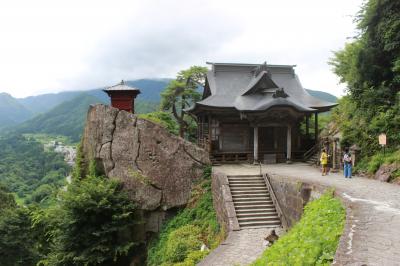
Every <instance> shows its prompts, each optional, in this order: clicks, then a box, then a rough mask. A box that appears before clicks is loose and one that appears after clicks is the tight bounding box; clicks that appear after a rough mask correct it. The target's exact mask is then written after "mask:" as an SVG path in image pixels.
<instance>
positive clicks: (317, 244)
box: [251, 192, 346, 266]
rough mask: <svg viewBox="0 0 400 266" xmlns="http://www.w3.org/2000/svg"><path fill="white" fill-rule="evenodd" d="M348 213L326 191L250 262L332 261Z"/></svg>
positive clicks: (273, 263)
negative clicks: (286, 231)
mask: <svg viewBox="0 0 400 266" xmlns="http://www.w3.org/2000/svg"><path fill="white" fill-rule="evenodd" d="M345 216H346V213H345V210H344V208H343V206H342V204H341V202H340V201H339V200H338V199H336V198H334V197H333V196H332V193H330V192H329V193H326V194H324V195H323V196H321V198H319V199H317V200H314V201H312V202H310V203H308V204H307V205H306V207H305V208H304V213H303V216H302V218H301V219H300V221H299V222H298V223H297V224H296V225H295V226H293V227H292V228H291V229H290V230H289V232H288V233H287V234H285V235H284V236H282V237H281V238H280V239H279V240H278V241H277V242H276V243H274V244H273V245H272V246H271V247H270V248H268V249H267V250H266V251H264V253H263V255H262V256H261V257H260V258H259V259H257V260H256V261H255V262H254V263H252V264H251V265H252V266H261V265H262V266H264V265H330V264H331V263H332V261H333V258H334V255H335V252H336V248H337V245H338V243H339V238H340V236H341V235H342V232H343V227H344V223H345Z"/></svg>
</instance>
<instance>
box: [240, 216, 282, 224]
mask: <svg viewBox="0 0 400 266" xmlns="http://www.w3.org/2000/svg"><path fill="white" fill-rule="evenodd" d="M263 221H265V222H272V221H275V222H279V223H280V220H279V217H278V215H275V216H264V217H262V216H255V217H242V218H238V222H239V224H241V223H245V222H263Z"/></svg>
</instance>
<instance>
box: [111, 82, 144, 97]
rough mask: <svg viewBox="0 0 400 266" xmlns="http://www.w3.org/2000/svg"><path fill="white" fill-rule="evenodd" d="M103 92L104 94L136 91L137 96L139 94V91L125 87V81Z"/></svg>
mask: <svg viewBox="0 0 400 266" xmlns="http://www.w3.org/2000/svg"><path fill="white" fill-rule="evenodd" d="M103 91H105V92H107V91H137V92H138V94H139V93H140V90H139V89H137V88H134V87H130V86H128V85H126V84H125V81H123V80H121V82H120V83H118V84H117V85H114V86H111V87H108V88H106V89H104V90H103Z"/></svg>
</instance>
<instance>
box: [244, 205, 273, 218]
mask: <svg viewBox="0 0 400 266" xmlns="http://www.w3.org/2000/svg"><path fill="white" fill-rule="evenodd" d="M275 212H276V210H275V208H274V207H273V206H271V207H270V208H259V209H238V210H236V216H238V215H247V214H249V215H251V214H255V213H266V214H269V213H275Z"/></svg>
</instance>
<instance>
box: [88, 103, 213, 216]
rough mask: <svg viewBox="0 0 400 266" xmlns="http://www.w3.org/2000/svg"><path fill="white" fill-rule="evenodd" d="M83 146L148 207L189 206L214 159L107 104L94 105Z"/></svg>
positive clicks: (201, 150)
mask: <svg viewBox="0 0 400 266" xmlns="http://www.w3.org/2000/svg"><path fill="white" fill-rule="evenodd" d="M82 146H83V147H82V148H83V155H84V159H85V161H89V160H91V159H94V160H95V161H96V162H97V166H98V167H100V168H101V170H102V171H103V172H104V173H105V175H107V176H108V177H109V178H116V179H119V180H122V182H123V183H124V187H125V188H126V189H127V190H128V192H129V195H130V197H131V198H132V199H133V200H134V201H135V202H137V203H138V205H139V207H140V208H141V209H142V210H155V209H157V208H160V207H161V208H162V209H163V210H167V209H169V208H173V207H178V206H183V205H185V204H186V203H187V201H188V199H189V196H190V190H191V187H192V184H193V182H194V181H195V180H196V179H198V178H199V177H200V176H201V175H202V172H203V167H204V165H206V164H209V163H210V161H209V157H208V153H207V152H206V151H204V150H203V149H201V148H199V147H197V146H196V145H194V144H192V143H190V142H188V141H185V140H183V139H182V138H179V137H176V136H173V135H172V134H170V133H169V132H168V131H167V130H165V129H164V128H163V127H161V126H159V125H157V124H154V123H152V122H149V121H147V120H144V119H139V118H137V116H135V115H133V114H131V113H128V112H125V111H119V110H118V109H116V108H112V107H110V106H105V105H95V106H91V107H90V109H89V111H88V115H87V121H86V126H85V130H84V135H83V140H82Z"/></svg>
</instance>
